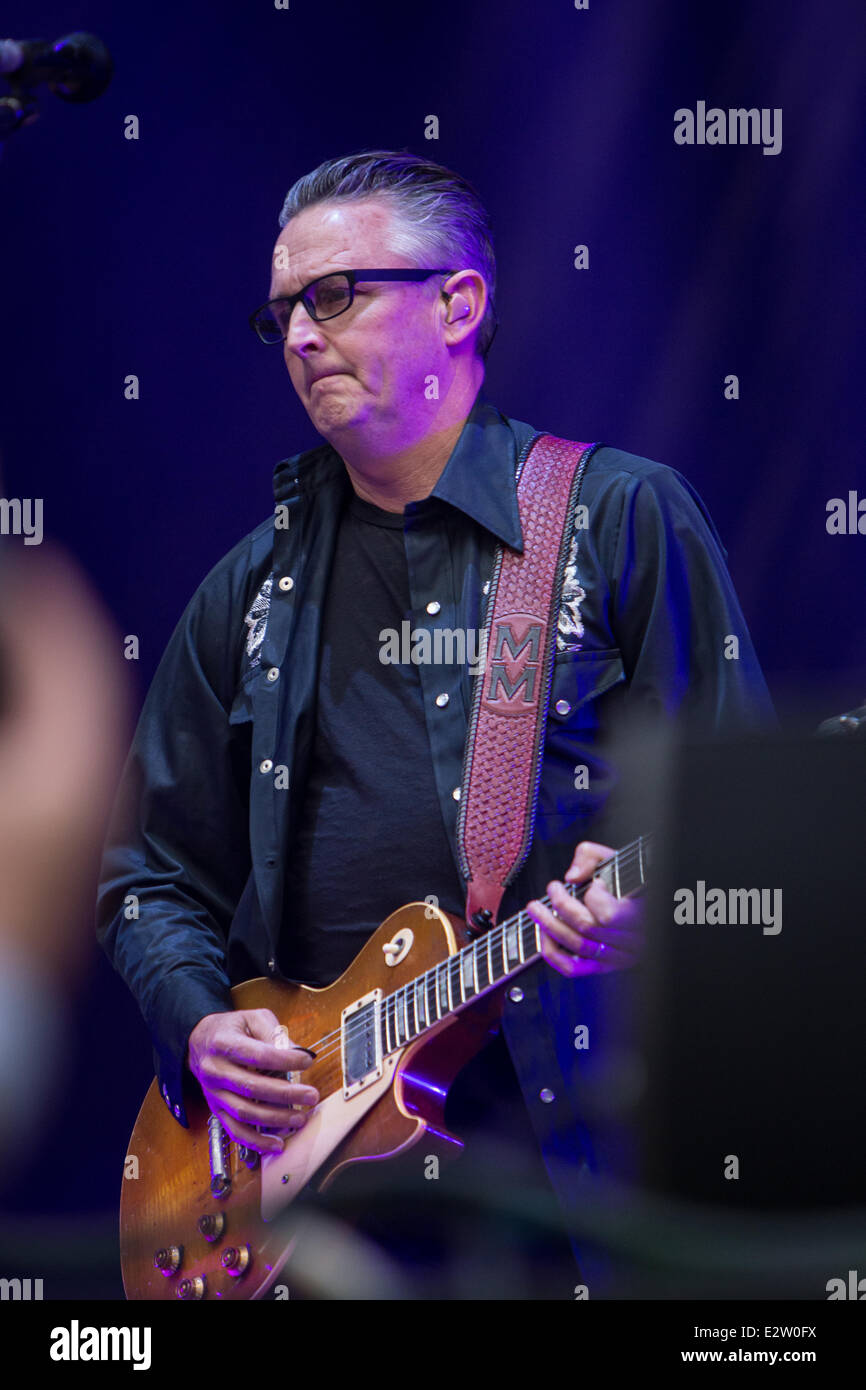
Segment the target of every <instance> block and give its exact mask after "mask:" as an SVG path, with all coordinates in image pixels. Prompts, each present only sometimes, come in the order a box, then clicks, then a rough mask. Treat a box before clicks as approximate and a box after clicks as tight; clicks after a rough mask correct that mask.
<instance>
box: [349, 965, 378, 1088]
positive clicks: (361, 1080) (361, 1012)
mask: <svg viewBox="0 0 866 1390" xmlns="http://www.w3.org/2000/svg"><path fill="white" fill-rule="evenodd" d="M381 998H382V991H381V989H374V990H372V992H371V993H370V994H365V995H364V996H363V998H361V999H356V1000H355V1002H354V1004H350V1005H349V1006H348V1008H346V1009H344V1010H343V1013H342V1026H341V1030H340V1031H341V1035H342V1051H343V1099H344V1100H348V1099H349V1097H350V1096H354V1095H357V1093H358V1092H359V1091H363V1089H364V1087H365V1086H369V1085H370V1083H371V1082H372V1081H378V1080H379V1077H380V1076H381V1075H382V1044H381V1032H380V1029H379V1003H380V1001H381Z"/></svg>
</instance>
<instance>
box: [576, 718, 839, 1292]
mask: <svg viewBox="0 0 866 1390" xmlns="http://www.w3.org/2000/svg"><path fill="white" fill-rule="evenodd" d="M854 714H855V715H857V714H858V712H857V711H855V712H854ZM847 717H848V718H850V716H847ZM829 722H831V723H833V722H834V721H829ZM824 727H825V726H823V725H822V729H823V728H824ZM628 766H629V769H630V770H629V771H628V772H627V774H626V779H627V782H628V792H627V796H626V801H627V803H628V805H629V810H630V814H633V815H635V816H636V817H637V818H638V821H639V823H640V824H641V825H642V826H644V827H646V826H649V827H651V828H652V829H653V830H654V831H655V832H656V836H655V840H654V843H655V846H656V853H655V858H654V863H653V868H652V872H651V874H650V881H649V891H648V902H647V907H648V949H647V956H646V962H645V965H644V967H643V968H642V969H641V970H640V971H639V972H636V978H637V979H639V981H640V982H641V989H642V998H641V1000H640V1005H639V1009H638V1011H637V1014H636V1016H635V1011H634V1010H632V1015H631V1016H628V1015H627V1014H626V1012H625V1011H624V1010H623V1011H622V1012H621V1015H620V1018H619V1021H618V1024H617V1026H616V1028H615V1030H614V1031H615V1032H616V1033H617V1036H618V1037H620V1038H622V1039H623V1040H624V1041H623V1053H622V1057H621V1061H622V1063H623V1064H622V1065H621V1067H620V1074H621V1076H622V1078H623V1082H622V1084H621V1085H620V1086H617V1085H611V1084H610V1080H611V1070H610V1067H609V1066H608V1068H607V1070H606V1073H605V1079H606V1082H607V1084H606V1085H605V1086H604V1087H602V1086H601V1084H598V1085H596V1086H595V1087H594V1086H593V1083H592V1071H591V1069H590V1071H589V1072H588V1073H587V1080H588V1084H589V1088H588V1090H587V1092H586V1093H585V1095H584V1104H587V1103H588V1104H589V1106H590V1111H591V1113H592V1122H593V1123H594V1124H595V1125H596V1126H597V1128H598V1132H599V1135H600V1136H601V1138H602V1139H605V1138H610V1137H611V1136H612V1135H617V1134H618V1136H619V1138H620V1139H621V1129H622V1127H623V1126H625V1127H626V1128H627V1129H629V1130H630V1132H631V1141H632V1152H633V1155H634V1158H635V1163H634V1168H633V1170H632V1175H633V1173H634V1172H636V1173H637V1178H638V1180H637V1183H636V1184H632V1185H624V1186H623V1187H622V1188H621V1189H617V1188H616V1185H615V1184H616V1180H618V1179H622V1178H624V1177H628V1176H631V1175H629V1174H626V1173H624V1172H623V1171H622V1170H621V1171H620V1172H618V1173H617V1172H616V1171H614V1172H613V1178H614V1183H613V1184H612V1185H611V1186H610V1188H609V1189H607V1190H604V1189H603V1188H601V1187H599V1186H598V1185H596V1186H595V1187H594V1188H593V1189H592V1191H588V1193H587V1196H588V1198H589V1199H590V1200H589V1202H588V1203H585V1204H583V1206H582V1207H578V1206H576V1207H575V1211H574V1213H573V1218H574V1220H575V1222H576V1224H577V1226H578V1227H579V1228H581V1230H582V1232H583V1233H584V1235H585V1236H587V1235H591V1234H593V1232H594V1233H595V1235H596V1236H597V1237H598V1238H599V1240H600V1242H601V1246H600V1253H602V1252H603V1253H604V1255H605V1256H606V1258H607V1259H608V1275H609V1276H610V1277H609V1280H608V1282H607V1284H606V1286H605V1289H606V1293H607V1294H608V1296H612V1297H649V1298H653V1297H655V1298H696V1297H697V1298H803V1299H826V1298H827V1297H828V1289H827V1286H828V1283H829V1281H831V1280H834V1279H842V1280H845V1279H847V1277H848V1273H849V1271H850V1270H852V1269H855V1270H859V1276H858V1277H864V1276H866V1163H864V1156H866V1088H864V1085H863V1077H864V1075H866V1029H864V1026H863V989H864V973H866V972H864V967H866V854H864V847H866V740H864V739H862V738H854V739H852V738H839V737H836V738H831V739H827V738H824V737H822V738H817V737H802V736H798V737H796V738H794V737H790V736H779V737H775V738H772V739H762V740H752V739H748V740H739V741H729V740H725V741H724V742H716V743H713V744H706V743H703V744H699V743H696V742H688V743H686V742H683V743H681V744H679V745H678V746H677V745H676V744H675V743H673V742H671V743H666V742H665V740H664V739H663V738H662V737H661V736H659V737H658V738H656V739H654V740H653V741H652V742H651V743H648V742H647V741H646V740H644V742H643V743H642V745H641V746H640V747H639V748H638V749H637V750H636V751H633V754H632V759H631V761H630V763H629V764H628ZM750 890H752V891H751V892H750ZM626 1063H627V1064H626ZM601 1079H602V1078H601V1075H599V1082H600V1081H601ZM626 1083H627V1084H626ZM607 1171H608V1172H610V1171H611V1170H610V1168H608V1169H607Z"/></svg>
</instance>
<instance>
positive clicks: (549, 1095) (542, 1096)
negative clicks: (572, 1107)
mask: <svg viewBox="0 0 866 1390" xmlns="http://www.w3.org/2000/svg"><path fill="white" fill-rule="evenodd" d="M538 1099H539V1100H543V1101H544V1103H545V1105H549V1104H550V1102H551V1101H552V1100H556V1096H555V1095H554V1094H553V1092H552V1091H551V1090H550V1089H549V1087H547V1086H545V1088H544V1090H543V1091H539V1093H538Z"/></svg>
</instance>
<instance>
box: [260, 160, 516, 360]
mask: <svg viewBox="0 0 866 1390" xmlns="http://www.w3.org/2000/svg"><path fill="white" fill-rule="evenodd" d="M371 195H378V196H383V197H389V198H390V199H391V201H392V202H393V204H394V206H395V210H396V212H397V214H398V216H399V219H400V225H399V227H398V230H397V237H396V243H395V246H394V250H395V251H397V253H398V254H399V255H402V256H406V257H407V258H411V259H413V260H416V261H417V262H418V265H419V267H423V266H425V265H427V266H452V265H453V266H454V268H455V270H478V271H480V273H481V274H482V275H483V277H484V281H485V284H486V285H487V308H486V309H485V312H484V317H483V319H482V320H481V323H480V325H479V328H478V334H477V337H476V340H475V350H476V352H477V354H478V356H479V357H481V358H486V356H487V353H488V351H489V349H490V344H491V343H492V342H493V335H494V333H495V332H496V327H497V318H496V310H495V308H494V304H493V295H494V293H495V290H496V257H495V255H494V252H493V241H492V238H491V232H490V219H489V217H488V215H487V210H486V208H485V207H484V204H483V203H482V202H481V199H480V198H479V196H478V194H477V192H476V191H475V189H474V188H473V187H472V184H471V183H469V182H468V180H466V179H464V178H462V177H461V176H460V174H455V173H454V172H453V171H452V170H451V169H446V168H445V167H444V166H443V165H441V164H433V163H432V162H431V161H430V160H428V159H422V158H421V157H420V156H419V155H414V154H410V153H409V152H408V151H407V150H361V151H359V152H358V153H357V154H350V155H345V156H344V157H343V158H342V159H328V160H326V161H325V163H324V164H320V165H319V167H318V169H314V170H313V171H312V173H310V174H305V175H304V176H303V178H300V179H298V180H297V182H296V183H294V184H292V187H291V188H290V189H289V192H288V194H287V195H286V200H285V202H284V203H283V207H282V211H281V212H280V219H279V220H280V227H285V226H286V225H287V224H288V223H289V222H290V221H291V220H292V218H293V217H297V215H298V213H299V212H303V210H304V208H308V207H311V206H312V205H313V204H314V203H323V202H335V201H337V200H339V199H345V200H352V199H360V198H367V197H369V196H371Z"/></svg>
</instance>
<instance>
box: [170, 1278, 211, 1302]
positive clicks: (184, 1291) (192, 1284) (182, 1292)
mask: <svg viewBox="0 0 866 1390" xmlns="http://www.w3.org/2000/svg"><path fill="white" fill-rule="evenodd" d="M204 1290H205V1280H204V1275H199V1276H197V1277H196V1278H195V1279H181V1281H180V1283H179V1284H178V1286H177V1296H178V1298H182V1299H184V1300H185V1301H189V1300H190V1299H195V1298H204Z"/></svg>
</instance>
